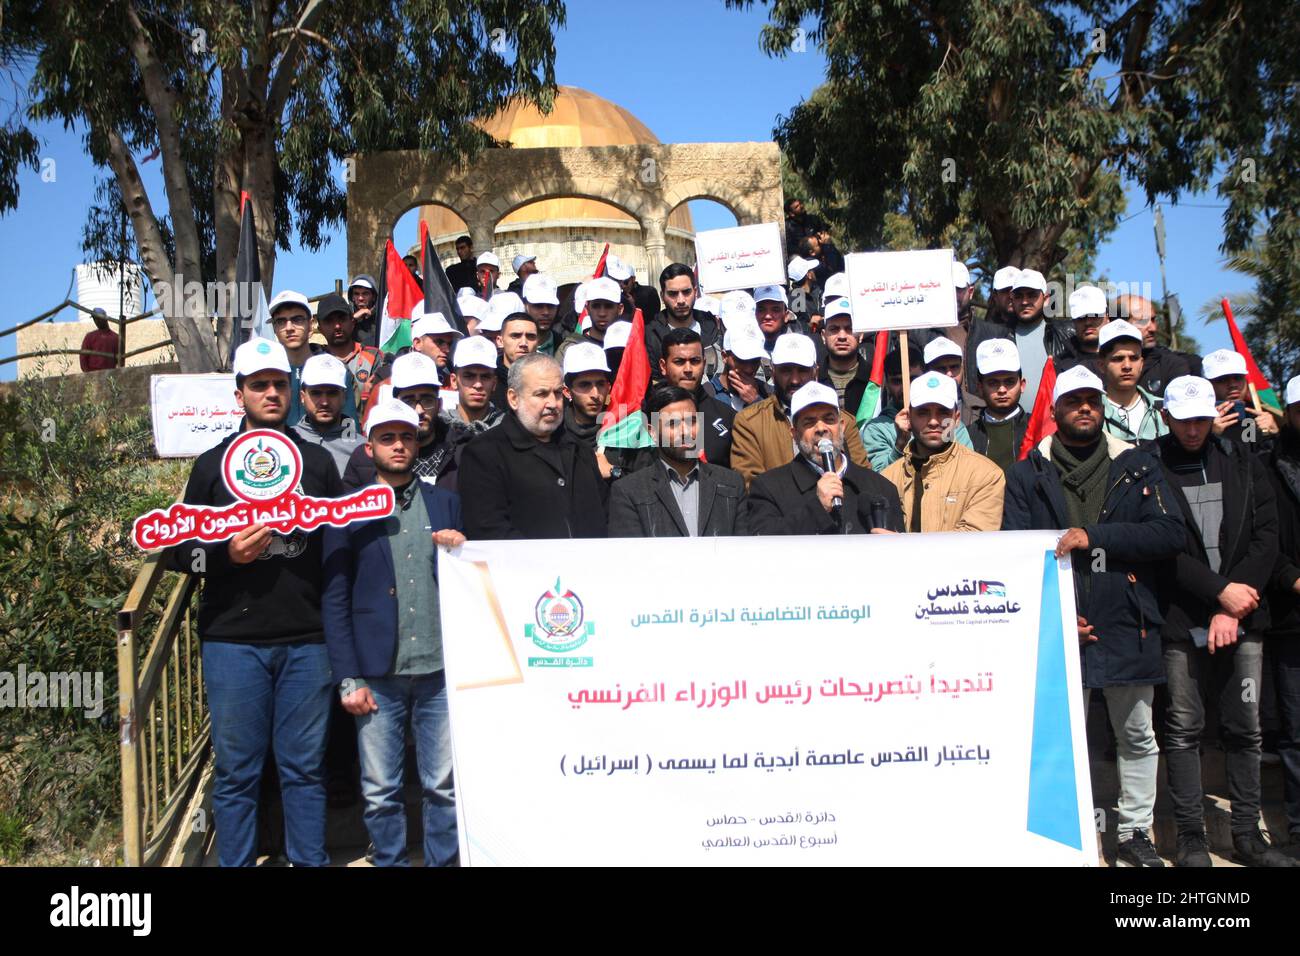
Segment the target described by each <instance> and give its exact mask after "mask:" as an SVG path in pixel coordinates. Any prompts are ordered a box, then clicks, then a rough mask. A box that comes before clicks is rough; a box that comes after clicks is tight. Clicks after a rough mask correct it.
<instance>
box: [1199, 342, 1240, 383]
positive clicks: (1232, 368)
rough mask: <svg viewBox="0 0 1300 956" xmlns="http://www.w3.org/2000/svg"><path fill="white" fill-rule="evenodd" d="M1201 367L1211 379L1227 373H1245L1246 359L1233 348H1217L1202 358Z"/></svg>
mask: <svg viewBox="0 0 1300 956" xmlns="http://www.w3.org/2000/svg"><path fill="white" fill-rule="evenodd" d="M1201 368H1202V369H1203V370H1204V372H1205V377H1206V378H1208V379H1211V380H1213V379H1216V378H1222V377H1223V376H1225V375H1245V374H1246V360H1245V359H1244V358H1243V357H1242V355H1241V353H1240V352H1236V351H1234V350H1232V349H1215V350H1214V351H1213V352H1211V353H1210V354H1209V355H1207V356H1205V358H1203V359H1202V360H1201Z"/></svg>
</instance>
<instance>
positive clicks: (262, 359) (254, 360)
mask: <svg viewBox="0 0 1300 956" xmlns="http://www.w3.org/2000/svg"><path fill="white" fill-rule="evenodd" d="M233 366H234V367H233V369H232V370H233V371H234V373H235V374H236V375H252V374H253V373H254V372H265V371H267V370H269V369H274V370H275V371H277V372H284V373H285V374H286V375H287V374H288V373H289V353H288V352H286V351H285V350H284V346H283V345H281V344H280V343H279V342H272V341H271V340H270V339H263V338H251V339H249V340H248V341H247V342H245V343H244V344H243V345H241V346H239V348H237V349H235V361H234V363H233Z"/></svg>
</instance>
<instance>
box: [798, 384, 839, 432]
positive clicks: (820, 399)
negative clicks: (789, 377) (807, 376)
mask: <svg viewBox="0 0 1300 956" xmlns="http://www.w3.org/2000/svg"><path fill="white" fill-rule="evenodd" d="M809 405H829V406H831V407H832V408H839V407H840V397H839V396H838V395H837V394H835V389H833V388H831V387H830V386H829V385H823V384H822V383H821V382H809V383H807V384H806V385H803V386H801V387H800V388H799V390H798V391H797V392H795V393H794V395H793V397H791V399H790V421H792V422H793V421H795V420H797V419H798V418H799V413H800V412H801V411H803V410H804V409H805V408H807V407H808V406H809Z"/></svg>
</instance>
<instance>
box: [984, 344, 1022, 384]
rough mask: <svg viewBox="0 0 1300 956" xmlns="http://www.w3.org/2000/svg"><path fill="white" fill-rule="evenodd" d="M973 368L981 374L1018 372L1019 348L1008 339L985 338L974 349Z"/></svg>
mask: <svg viewBox="0 0 1300 956" xmlns="http://www.w3.org/2000/svg"><path fill="white" fill-rule="evenodd" d="M975 368H976V369H978V370H979V373H980V374H981V375H992V374H993V373H995V372H1019V371H1020V350H1019V349H1018V348H1016V343H1015V342H1012V341H1011V340H1010V339H985V340H984V341H983V342H981V343H980V344H979V347H978V348H976V349H975Z"/></svg>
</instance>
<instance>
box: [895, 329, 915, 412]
mask: <svg viewBox="0 0 1300 956" xmlns="http://www.w3.org/2000/svg"><path fill="white" fill-rule="evenodd" d="M907 348H908V341H907V332H906V331H900V332H899V333H898V355H899V358H900V359H901V360H902V362H901V366H902V369H903V408H907V407H908V399H909V398H910V397H911V393H912V363H911V361H910V360H909V359H908V357H907Z"/></svg>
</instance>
